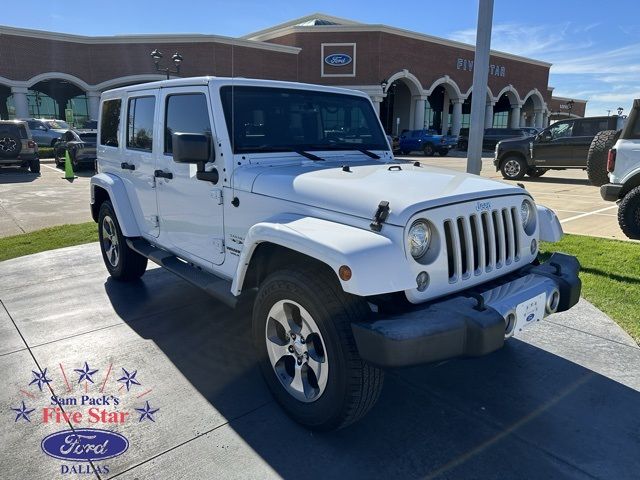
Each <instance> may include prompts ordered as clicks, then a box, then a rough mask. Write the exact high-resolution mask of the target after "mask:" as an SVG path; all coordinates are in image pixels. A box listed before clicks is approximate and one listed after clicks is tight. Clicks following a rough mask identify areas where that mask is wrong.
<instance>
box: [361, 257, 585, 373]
mask: <svg viewBox="0 0 640 480" xmlns="http://www.w3.org/2000/svg"><path fill="white" fill-rule="evenodd" d="M579 270H580V264H579V263H578V260H577V259H576V258H575V257H572V256H569V255H565V254H562V253H554V254H553V255H552V256H551V258H549V260H548V261H547V262H546V263H544V264H541V265H533V264H531V265H527V266H526V267H523V268H521V269H520V270H517V271H516V272H513V273H511V274H508V275H506V276H505V277H501V278H500V279H498V280H496V281H494V282H490V283H488V284H483V285H480V286H479V287H477V288H474V289H470V290H467V291H463V292H460V293H457V294H455V295H453V296H450V297H446V298H444V299H441V300H437V301H435V302H433V303H429V304H427V305H426V306H424V305H423V306H417V307H416V308H415V309H412V310H410V311H409V312H406V313H402V314H400V315H392V316H387V317H384V318H380V319H376V320H375V321H373V322H360V323H354V324H352V330H353V335H354V337H355V341H356V345H357V347H358V352H359V353H360V356H361V357H362V358H363V359H364V360H366V361H367V362H369V363H372V364H374V365H378V366H381V367H404V366H409V365H418V364H424V363H430V362H436V361H440V360H446V359H450V358H455V357H462V356H480V355H486V354H488V353H491V352H493V351H495V350H497V349H499V348H500V347H502V345H503V344H504V341H505V338H508V337H509V336H510V335H512V334H513V330H509V329H510V328H511V329H512V328H513V323H514V318H515V317H514V316H515V309H516V306H517V305H519V304H521V303H522V302H526V301H527V300H529V299H532V298H534V297H536V296H537V295H540V294H541V293H543V292H544V293H546V298H547V300H549V299H551V298H552V297H553V295H554V293H557V294H558V295H559V301H558V302H557V307H556V308H555V309H554V308H553V307H552V306H551V305H549V304H547V307H546V308H545V316H546V315H549V314H551V313H554V312H556V311H557V312H562V311H565V310H568V309H569V308H571V307H572V306H573V305H575V304H576V303H577V302H578V300H579V298H580V289H581V285H582V284H581V282H580V278H579V277H578V272H579ZM556 298H558V297H557V296H556Z"/></svg>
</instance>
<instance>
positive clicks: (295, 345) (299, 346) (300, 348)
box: [293, 340, 304, 357]
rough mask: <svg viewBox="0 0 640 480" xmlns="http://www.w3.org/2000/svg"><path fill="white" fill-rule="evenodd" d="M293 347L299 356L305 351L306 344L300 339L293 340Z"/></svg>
mask: <svg viewBox="0 0 640 480" xmlns="http://www.w3.org/2000/svg"><path fill="white" fill-rule="evenodd" d="M293 349H294V350H295V352H296V355H297V356H298V357H300V356H302V354H303V353H304V346H303V345H302V344H301V343H299V342H298V340H296V341H295V342H293Z"/></svg>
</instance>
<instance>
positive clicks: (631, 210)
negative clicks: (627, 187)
mask: <svg viewBox="0 0 640 480" xmlns="http://www.w3.org/2000/svg"><path fill="white" fill-rule="evenodd" d="M618 224H619V225H620V229H621V230H622V233H624V234H625V235H626V236H627V237H629V238H631V239H633V240H640V187H636V188H634V189H633V190H631V191H630V192H629V193H627V194H626V195H625V196H624V198H623V199H622V202H620V207H619V208H618Z"/></svg>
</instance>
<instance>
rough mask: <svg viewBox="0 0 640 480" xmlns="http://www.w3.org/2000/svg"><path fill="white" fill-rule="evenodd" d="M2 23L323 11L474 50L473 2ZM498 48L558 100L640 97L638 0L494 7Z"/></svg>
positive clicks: (332, 0) (102, 8)
mask: <svg viewBox="0 0 640 480" xmlns="http://www.w3.org/2000/svg"><path fill="white" fill-rule="evenodd" d="M5 3H6V4H5V5H3V15H2V19H0V23H1V24H4V25H8V26H13V27H24V28H35V29H42V30H52V31H61V32H66V33H77V34H85V35H113V34H122V33H212V34H218V35H228V36H240V35H244V34H246V33H250V32H252V31H256V30H260V29H262V28H267V27H270V26H272V25H274V24H277V23H281V22H285V21H288V20H290V19H293V18H296V17H302V16H304V15H308V14H310V13H313V12H316V11H321V12H323V13H327V14H330V15H335V16H338V17H345V18H350V19H353V20H357V21H361V22H365V23H383V24H386V25H391V26H395V27H400V28H405V29H408V30H414V31H417V32H422V33H427V34H430V35H437V36H441V37H446V38H452V39H455V40H461V41H465V42H469V43H474V42H475V24H476V15H477V1H476V0H446V1H442V0H440V1H428V0H427V1H425V0H423V1H414V0H404V1H403V2H389V1H386V2H377V1H372V0H368V1H362V0H352V1H345V0H341V1H336V0H324V1H322V2H317V1H305V0H298V1H293V0H289V1H280V0H275V1H273V0H272V1H261V2H258V1H255V0H246V1H245V0H243V1H238V0H235V1H233V0H227V1H224V2H221V1H215V0H194V1H183V2H175V1H171V2H169V1H160V0H155V1H149V0H129V1H127V2H122V1H117V0H112V1H110V2H92V1H88V0H84V1H76V0H65V1H61V0H50V1H47V2H42V1H35V0H25V1H22V2H5ZM493 24H494V29H493V35H492V45H491V46H492V48H494V49H496V50H502V51H506V52H510V53H514V54H518V55H524V56H528V57H532V58H536V59H539V60H545V61H548V62H552V63H553V64H554V66H553V67H552V69H551V79H550V82H549V84H550V85H551V86H553V87H555V91H554V94H555V95H558V96H572V97H576V98H585V99H588V100H589V104H588V108H587V114H589V115H599V114H606V113H607V110H612V111H615V109H616V108H617V107H620V106H621V107H623V108H624V109H625V111H628V110H629V108H630V106H631V102H632V100H633V98H640V82H639V81H638V80H639V77H640V1H639V0H635V1H634V0H615V1H608V2H607V1H601V0H598V1H596V0H582V1H580V0H554V1H550V0H536V1H535V2H534V1H526V2H525V1H519V0H511V1H509V0H495V9H494V16H493Z"/></svg>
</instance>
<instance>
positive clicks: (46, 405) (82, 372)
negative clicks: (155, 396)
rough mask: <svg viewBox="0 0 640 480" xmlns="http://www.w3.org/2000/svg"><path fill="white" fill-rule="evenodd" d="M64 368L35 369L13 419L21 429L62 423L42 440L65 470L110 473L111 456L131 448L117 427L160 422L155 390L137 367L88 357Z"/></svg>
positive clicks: (23, 390)
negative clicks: (101, 364)
mask: <svg viewBox="0 0 640 480" xmlns="http://www.w3.org/2000/svg"><path fill="white" fill-rule="evenodd" d="M58 367H59V374H58V373H56V374H55V375H53V374H51V372H49V370H48V368H45V369H42V370H37V371H36V370H32V372H31V373H32V378H31V380H30V381H28V382H25V387H24V388H21V389H20V390H19V393H20V394H21V396H22V397H23V398H22V399H21V400H20V401H18V402H16V404H15V406H12V407H11V411H12V418H13V423H14V424H16V426H17V427H19V428H28V427H27V425H29V424H34V423H41V424H48V425H60V427H61V428H62V429H61V430H59V431H57V432H54V433H51V434H49V435H47V436H46V437H44V438H43V439H42V441H41V443H40V447H41V449H42V451H43V452H44V453H45V454H46V455H48V456H50V457H52V458H55V459H58V460H62V461H63V463H62V464H60V470H59V473H61V474H87V473H93V472H96V473H98V474H108V473H109V471H110V466H109V463H107V462H106V460H109V459H113V458H115V457H118V456H120V455H122V454H123V453H125V452H126V451H127V450H129V446H130V445H129V440H128V439H127V438H126V437H125V436H124V435H122V434H121V433H118V432H116V431H114V430H115V428H117V427H119V426H124V425H125V424H128V423H133V424H140V423H143V422H145V423H150V424H155V422H156V420H157V415H158V412H159V411H160V408H159V407H158V406H157V405H156V404H155V403H154V402H152V400H151V399H150V398H149V394H151V393H152V391H153V389H152V388H149V387H148V385H146V384H145V382H143V381H142V380H141V379H140V378H139V377H138V371H137V370H134V369H132V368H128V367H125V366H121V367H118V369H114V365H113V364H109V365H108V366H107V367H106V368H96V366H94V365H92V364H89V362H87V361H85V362H84V363H83V364H82V365H80V366H79V368H72V369H65V367H64V365H63V364H62V363H60V364H59V365H58ZM116 370H119V371H120V373H119V374H116ZM67 372H69V375H68V373H67ZM72 372H73V373H72ZM143 397H144V398H143ZM97 427H103V428H97Z"/></svg>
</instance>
